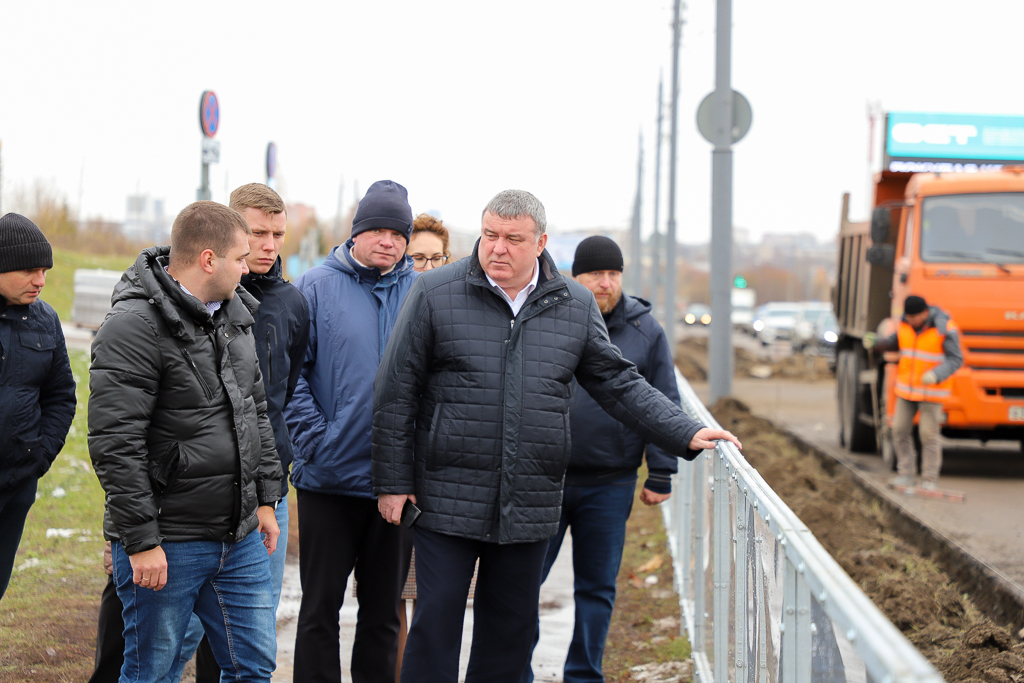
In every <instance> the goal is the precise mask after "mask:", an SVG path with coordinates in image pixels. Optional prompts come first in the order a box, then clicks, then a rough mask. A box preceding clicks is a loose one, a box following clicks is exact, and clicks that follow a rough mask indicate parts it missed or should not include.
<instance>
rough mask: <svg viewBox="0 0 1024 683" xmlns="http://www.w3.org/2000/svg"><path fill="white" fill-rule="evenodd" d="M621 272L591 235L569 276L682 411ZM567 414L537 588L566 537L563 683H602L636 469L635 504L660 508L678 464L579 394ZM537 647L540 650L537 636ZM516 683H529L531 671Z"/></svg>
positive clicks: (639, 302)
mask: <svg viewBox="0 0 1024 683" xmlns="http://www.w3.org/2000/svg"><path fill="white" fill-rule="evenodd" d="M623 265H624V264H623V258H622V250H621V249H619V245H617V244H616V243H615V242H614V241H612V240H610V239H608V238H607V237H604V236H601V235H595V236H593V237H588V238H587V239H585V240H583V241H582V242H580V244H579V246H577V247H576V256H575V259H574V260H573V264H572V276H573V279H575V280H576V281H577V282H579V283H580V284H581V285H583V286H584V287H586V288H587V289H589V290H590V291H591V292H593V293H594V298H595V299H596V300H597V307H598V308H599V309H600V310H601V315H602V316H603V317H604V322H605V325H606V326H607V327H608V335H609V337H610V338H611V341H612V343H613V344H615V346H617V347H618V348H619V350H620V351H621V352H622V355H623V357H624V358H627V359H629V360H630V361H632V362H633V363H635V364H636V369H637V372H639V373H640V374H641V375H642V376H643V378H644V379H646V380H647V381H648V382H649V383H650V384H651V386H653V387H654V388H655V389H657V390H658V391H660V392H661V393H663V394H665V396H667V397H668V398H669V399H670V400H671V401H672V402H673V403H676V404H678V403H679V388H678V387H677V386H676V376H675V366H674V364H673V363H672V354H671V353H669V350H668V342H667V341H666V339H665V331H664V330H663V329H662V328H661V325H659V324H658V321H657V320H655V319H654V317H653V316H652V315H651V305H650V304H649V303H647V302H646V301H644V300H643V299H640V298H637V297H633V296H629V295H626V294H623V292H622V268H623ZM569 414H570V426H571V429H572V455H570V456H569V467H568V469H567V470H566V473H565V488H564V489H563V493H562V516H561V518H560V520H559V524H558V533H556V534H555V535H554V536H552V537H551V540H550V541H549V542H548V548H547V556H546V557H545V558H544V569H543V571H542V573H541V581H542V582H543V581H544V580H545V579H546V578H547V576H548V573H549V572H550V571H551V567H552V565H554V563H555V560H556V559H557V558H558V552H559V550H560V549H561V547H562V541H563V540H564V539H565V532H566V531H567V530H569V529H570V528H571V529H572V573H573V601H574V602H575V608H576V610H575V623H574V627H573V633H572V642H571V643H570V644H569V652H568V653H567V655H566V658H565V668H564V672H563V676H562V680H563V681H565V683H583V682H584V681H586V682H592V681H603V680H604V675H603V673H602V666H601V664H602V659H603V657H604V643H605V638H606V637H607V636H608V625H609V623H610V622H611V618H612V610H613V608H614V607H615V579H616V577H617V576H618V573H619V565H620V564H621V563H622V549H623V546H624V544H625V540H626V520H628V519H629V513H630V512H631V511H632V509H633V494H634V491H635V489H636V479H637V468H638V467H639V466H640V463H641V461H642V460H643V458H644V457H645V456H646V458H647V481H646V482H645V483H644V488H643V490H642V491H641V493H640V501H641V502H642V503H644V504H645V505H657V504H659V503H663V502H664V501H666V500H668V499H669V497H670V496H671V495H672V479H671V477H672V475H673V474H674V473H675V472H676V470H677V469H678V461H677V460H676V458H675V457H673V456H672V455H670V454H668V453H666V452H665V451H663V450H662V449H661V448H658V447H657V446H654V445H647V444H645V443H644V440H643V439H641V438H640V437H639V436H638V435H637V434H636V432H633V431H632V430H630V429H627V428H626V427H625V426H623V425H622V424H621V423H619V422H617V421H615V420H614V419H613V418H612V417H611V416H610V415H608V413H606V412H605V411H604V410H602V409H601V406H600V405H599V404H598V403H597V401H595V400H594V399H593V398H591V397H590V394H588V393H587V392H585V391H583V390H581V389H579V388H578V387H577V388H576V390H575V391H573V396H572V410H571V411H570V413H569ZM645 447H646V448H645ZM536 637H537V639H538V640H539V637H540V633H539V631H538V634H537V636H536ZM535 642H536V641H535ZM522 680H523V682H524V683H529V682H530V681H532V680H533V670H532V668H531V667H530V666H527V667H526V670H525V671H524V672H523V679H522Z"/></svg>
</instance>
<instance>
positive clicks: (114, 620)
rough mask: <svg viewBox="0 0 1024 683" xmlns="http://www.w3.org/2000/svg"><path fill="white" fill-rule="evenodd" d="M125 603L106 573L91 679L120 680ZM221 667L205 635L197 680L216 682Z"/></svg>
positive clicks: (199, 682)
mask: <svg viewBox="0 0 1024 683" xmlns="http://www.w3.org/2000/svg"><path fill="white" fill-rule="evenodd" d="M123 611H124V606H123V605H122V604H121V599H120V598H119V597H117V587H116V586H115V585H114V577H112V576H108V577H107V585H106V586H104V587H103V595H102V596H100V617H99V623H98V625H97V629H96V668H95V669H93V672H92V676H91V677H90V678H89V683H117V682H118V681H119V680H120V678H121V666H122V665H123V664H124V619H123V618H122V616H121V613H122V612H123ZM218 681H220V667H218V666H217V660H216V659H214V658H213V651H212V650H211V648H210V642H209V641H208V640H207V639H206V636H205V635H204V636H203V639H202V640H201V641H200V642H199V649H198V650H196V683H217V682H218Z"/></svg>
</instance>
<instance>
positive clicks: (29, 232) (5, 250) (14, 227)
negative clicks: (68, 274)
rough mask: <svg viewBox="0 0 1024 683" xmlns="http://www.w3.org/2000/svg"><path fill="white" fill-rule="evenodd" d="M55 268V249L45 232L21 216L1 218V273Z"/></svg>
mask: <svg viewBox="0 0 1024 683" xmlns="http://www.w3.org/2000/svg"><path fill="white" fill-rule="evenodd" d="M36 268H53V249H51V248H50V243H49V242H47V241H46V237H45V236H44V235H43V231H42V230H40V229H39V228H37V227H36V224H35V223H33V222H32V221H30V220H29V219H27V218H25V217H24V216H22V215H21V214H17V213H9V214H7V215H5V216H3V217H0V273H10V272H11V271H15V270H35V269H36Z"/></svg>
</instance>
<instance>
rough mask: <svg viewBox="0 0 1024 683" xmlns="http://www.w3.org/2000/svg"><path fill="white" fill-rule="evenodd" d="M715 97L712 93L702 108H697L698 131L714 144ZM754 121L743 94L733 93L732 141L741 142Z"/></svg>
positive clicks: (748, 103)
mask: <svg viewBox="0 0 1024 683" xmlns="http://www.w3.org/2000/svg"><path fill="white" fill-rule="evenodd" d="M714 96H715V93H710V94H709V95H708V96H707V97H705V98H704V99H703V100H702V101H701V103H700V106H699V107H697V130H699V131H700V134H701V135H703V136H704V139H705V140H707V141H708V142H710V143H712V144H714V142H715V126H714ZM752 120H753V112H752V111H751V109H750V102H749V101H748V100H747V98H746V97H744V96H743V95H742V94H741V93H739V92H737V91H736V90H733V91H732V141H733V142H739V141H740V140H742V139H743V137H744V136H745V135H746V134H747V132H748V131H750V122H751V121H752Z"/></svg>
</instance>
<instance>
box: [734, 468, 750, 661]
mask: <svg viewBox="0 0 1024 683" xmlns="http://www.w3.org/2000/svg"><path fill="white" fill-rule="evenodd" d="M746 493H747V491H746V488H745V487H744V488H741V489H738V490H737V495H736V522H735V524H734V528H735V530H736V531H735V533H736V535H735V537H734V539H733V546H734V547H735V557H736V572H735V577H736V578H735V580H736V590H735V593H734V595H733V599H734V600H735V604H736V610H735V611H736V618H735V619H734V620H733V624H734V628H735V631H736V635H735V641H736V645H735V647H736V652H735V657H734V659H735V661H736V677H735V679H734V680H736V681H745V680H746V675H745V674H746V670H747V624H748V623H749V621H750V611H749V609H748V607H749V606H748V603H747V581H748V580H749V578H750V572H749V571H748V570H749V566H748V560H747V538H748V534H749V531H748V529H747V526H748V519H747V518H748V516H749V514H750V513H749V510H750V508H749V507H748V501H747V496H746Z"/></svg>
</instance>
